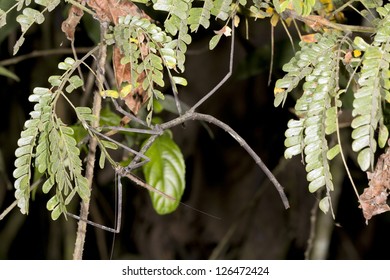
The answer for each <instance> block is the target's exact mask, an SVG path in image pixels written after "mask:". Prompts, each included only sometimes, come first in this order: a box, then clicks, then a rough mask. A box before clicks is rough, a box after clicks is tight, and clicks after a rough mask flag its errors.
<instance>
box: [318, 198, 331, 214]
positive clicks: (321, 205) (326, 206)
mask: <svg viewBox="0 0 390 280" xmlns="http://www.w3.org/2000/svg"><path fill="white" fill-rule="evenodd" d="M329 199H330V198H329V197H327V196H326V197H324V198H323V199H321V201H320V203H319V208H320V209H321V211H322V212H324V213H325V214H326V213H328V211H329V207H330V203H329Z"/></svg>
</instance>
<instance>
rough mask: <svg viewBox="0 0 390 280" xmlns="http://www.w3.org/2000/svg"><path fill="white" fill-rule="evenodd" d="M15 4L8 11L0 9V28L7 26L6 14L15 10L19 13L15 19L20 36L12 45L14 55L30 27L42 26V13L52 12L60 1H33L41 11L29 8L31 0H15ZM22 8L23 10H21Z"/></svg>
mask: <svg viewBox="0 0 390 280" xmlns="http://www.w3.org/2000/svg"><path fill="white" fill-rule="evenodd" d="M16 2H17V4H16V5H13V6H12V7H11V8H10V9H9V10H7V11H4V10H2V9H0V28H1V27H3V26H5V25H6V24H7V20H6V17H7V14H8V13H9V12H10V11H12V10H13V9H15V8H16V10H17V11H19V12H20V11H21V13H20V14H19V15H18V16H17V17H16V21H17V22H18V23H19V24H20V27H21V30H22V34H21V35H20V37H19V39H18V40H17V41H16V43H15V45H14V55H15V54H16V53H17V52H18V51H19V48H20V47H21V46H22V45H23V43H24V39H25V38H24V36H25V34H26V32H27V31H28V30H29V29H30V27H31V26H32V25H33V24H34V23H37V24H42V23H43V22H44V21H45V17H44V15H43V14H44V13H45V12H46V11H48V12H51V11H53V10H54V9H55V8H56V7H57V6H58V5H59V4H60V3H61V0H34V2H35V3H36V4H38V5H40V6H43V7H44V9H43V10H42V11H39V10H36V9H33V8H31V7H29V6H30V5H31V0H17V1H16ZM23 7H24V8H23Z"/></svg>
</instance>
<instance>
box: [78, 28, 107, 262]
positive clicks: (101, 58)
mask: <svg viewBox="0 0 390 280" xmlns="http://www.w3.org/2000/svg"><path fill="white" fill-rule="evenodd" d="M106 32H107V24H106V23H101V24H100V36H101V42H100V47H99V54H98V63H97V76H96V86H97V91H95V94H94V99H93V107H92V114H93V115H94V116H95V117H96V119H95V121H93V122H92V123H91V126H92V127H94V128H96V127H98V126H99V120H100V111H101V107H102V97H101V96H100V92H101V90H102V87H103V86H102V83H103V81H104V66H105V64H106V57H107V45H106V44H105V41H104V35H105V34H106ZM96 147H97V139H96V138H95V137H91V139H90V141H89V149H88V150H89V152H88V156H87V167H86V172H85V177H86V178H87V179H88V184H89V188H90V189H92V181H93V177H94V167H95V159H96ZM80 207H81V208H80V220H79V222H78V228H77V237H76V243H75V248H74V252H73V259H75V260H80V259H82V256H83V250H84V242H85V235H86V228H87V223H86V222H85V221H86V220H88V213H89V201H82V202H81V205H80Z"/></svg>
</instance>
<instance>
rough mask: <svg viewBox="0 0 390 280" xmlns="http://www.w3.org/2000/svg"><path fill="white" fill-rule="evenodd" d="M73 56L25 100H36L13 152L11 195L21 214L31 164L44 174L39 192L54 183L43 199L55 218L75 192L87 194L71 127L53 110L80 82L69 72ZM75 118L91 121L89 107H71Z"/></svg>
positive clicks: (26, 201)
mask: <svg viewBox="0 0 390 280" xmlns="http://www.w3.org/2000/svg"><path fill="white" fill-rule="evenodd" d="M76 66H77V65H76V63H75V60H74V59H71V58H67V59H65V61H64V62H61V63H60V64H59V69H62V70H66V71H65V73H64V74H63V75H62V76H51V77H50V78H49V82H50V83H51V84H52V86H53V87H52V88H51V89H48V88H40V87H37V88H35V89H34V91H33V94H32V95H30V97H29V100H30V101H31V102H34V103H37V104H36V105H35V106H34V111H32V112H31V113H30V115H31V119H30V120H27V121H26V122H25V125H24V130H23V131H22V133H21V137H20V139H19V141H18V146H19V148H18V149H17V150H16V151H15V156H16V160H15V167H16V169H15V171H14V173H13V175H14V177H15V179H16V181H15V189H16V191H15V197H16V199H17V201H18V206H19V208H20V211H21V212H22V213H28V205H29V198H30V181H31V179H32V174H33V170H34V168H33V167H34V166H35V167H36V171H37V172H39V173H42V174H46V176H47V179H46V181H45V182H44V184H43V186H42V191H43V192H44V193H48V192H49V191H50V190H51V189H52V188H53V186H55V191H54V193H55V194H54V196H53V197H52V198H51V199H50V200H49V201H48V202H47V209H48V210H50V211H52V219H53V220H56V219H57V218H58V217H59V216H60V215H61V214H65V213H66V206H67V205H68V204H69V203H70V201H71V200H72V199H73V197H74V195H75V194H76V193H77V194H78V195H79V196H80V197H81V198H82V199H83V200H88V199H89V197H90V190H89V184H88V181H87V179H86V178H85V177H84V176H83V175H82V162H81V159H80V150H79V148H78V147H77V142H76V140H75V139H74V137H73V134H74V130H73V129H72V128H70V127H68V126H67V125H65V124H64V123H63V122H62V120H61V119H60V118H59V117H58V116H57V114H56V112H55V106H56V102H57V100H58V98H59V96H61V95H63V96H64V92H63V91H62V90H63V88H65V91H66V92H68V93H70V92H71V91H73V90H74V89H75V88H77V87H80V86H81V85H82V84H83V83H82V81H81V79H80V77H78V76H77V75H73V76H72V73H73V72H74V71H75V69H76ZM54 88H56V90H54ZM74 109H75V112H76V115H77V117H78V118H79V120H80V121H81V122H82V123H83V125H84V126H85V127H87V126H88V122H90V121H92V120H94V117H93V115H92V113H91V109H90V108H86V107H75V108H74Z"/></svg>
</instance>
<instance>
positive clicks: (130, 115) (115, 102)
mask: <svg viewBox="0 0 390 280" xmlns="http://www.w3.org/2000/svg"><path fill="white" fill-rule="evenodd" d="M111 100H112V103H113V104H114V106H115V109H116V110H117V111H118V112H119V113H121V114H123V115H124V116H126V117H129V118H130V119H131V120H134V121H135V122H136V123H139V124H141V125H143V126H145V127H148V124H147V123H146V122H144V121H143V120H141V119H139V118H137V117H136V116H134V115H133V114H130V113H129V112H126V111H125V110H124V109H123V108H122V107H121V106H119V104H118V102H117V101H116V100H115V99H114V98H111ZM152 128H153V126H152Z"/></svg>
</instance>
